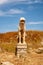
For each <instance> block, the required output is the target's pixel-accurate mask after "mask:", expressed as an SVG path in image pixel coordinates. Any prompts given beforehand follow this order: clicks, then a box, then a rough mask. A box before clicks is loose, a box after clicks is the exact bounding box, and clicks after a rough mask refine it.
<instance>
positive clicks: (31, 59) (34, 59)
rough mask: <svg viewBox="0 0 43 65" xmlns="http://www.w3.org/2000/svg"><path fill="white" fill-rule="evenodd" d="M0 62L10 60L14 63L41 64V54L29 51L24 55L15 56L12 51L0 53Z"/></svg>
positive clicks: (15, 64) (19, 64)
mask: <svg viewBox="0 0 43 65" xmlns="http://www.w3.org/2000/svg"><path fill="white" fill-rule="evenodd" d="M2 62H11V63H13V64H14V65H43V54H34V53H33V54H32V53H29V54H27V55H26V56H25V57H23V58H22V57H21V58H17V56H15V55H14V53H7V52H5V53H0V65H1V63H2Z"/></svg>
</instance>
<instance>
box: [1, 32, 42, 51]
mask: <svg viewBox="0 0 43 65" xmlns="http://www.w3.org/2000/svg"><path fill="white" fill-rule="evenodd" d="M17 37H18V32H7V33H0V48H1V49H4V50H7V51H12V50H13V49H15V47H16V45H17V43H18V38H17ZM42 41H43V31H26V43H27V45H28V48H30V47H31V48H38V47H43V44H41V42H42ZM9 49H10V50H9ZM13 51H14V50H13Z"/></svg>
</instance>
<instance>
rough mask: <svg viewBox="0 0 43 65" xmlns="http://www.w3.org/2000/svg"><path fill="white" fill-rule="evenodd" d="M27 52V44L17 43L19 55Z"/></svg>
mask: <svg viewBox="0 0 43 65" xmlns="http://www.w3.org/2000/svg"><path fill="white" fill-rule="evenodd" d="M26 53H27V44H22V43H21V44H19V43H18V45H17V56H18V57H19V56H24V55H25V54H26Z"/></svg>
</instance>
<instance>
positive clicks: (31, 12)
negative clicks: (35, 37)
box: [0, 0, 43, 33]
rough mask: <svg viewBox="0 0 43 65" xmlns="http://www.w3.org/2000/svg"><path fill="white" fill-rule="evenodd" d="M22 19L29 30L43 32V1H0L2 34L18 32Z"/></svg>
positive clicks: (0, 31)
mask: <svg viewBox="0 0 43 65" xmlns="http://www.w3.org/2000/svg"><path fill="white" fill-rule="evenodd" d="M21 17H24V18H25V19H26V29H27V30H40V31H43V0H0V33H4V32H10V31H18V24H19V20H20V18H21Z"/></svg>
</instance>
